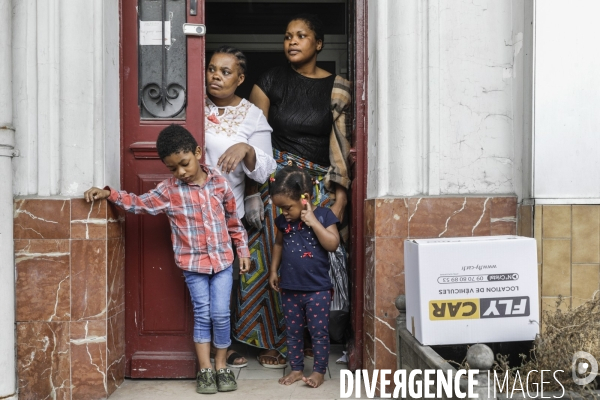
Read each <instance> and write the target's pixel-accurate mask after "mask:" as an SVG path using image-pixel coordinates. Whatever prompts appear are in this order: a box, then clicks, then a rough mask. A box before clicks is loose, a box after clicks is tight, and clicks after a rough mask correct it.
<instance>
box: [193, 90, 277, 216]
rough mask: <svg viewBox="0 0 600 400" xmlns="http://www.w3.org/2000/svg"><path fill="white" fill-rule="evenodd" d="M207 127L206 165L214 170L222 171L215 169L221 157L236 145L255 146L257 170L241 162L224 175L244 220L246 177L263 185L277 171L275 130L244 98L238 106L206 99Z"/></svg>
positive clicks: (260, 112) (205, 120)
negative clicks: (217, 103)
mask: <svg viewBox="0 0 600 400" xmlns="http://www.w3.org/2000/svg"><path fill="white" fill-rule="evenodd" d="M219 109H221V110H224V111H223V115H219ZM204 126H205V136H204V137H205V142H206V164H208V165H209V166H210V167H211V168H215V169H216V170H219V169H218V168H217V166H216V165H217V161H218V160H219V157H221V155H222V154H223V153H224V152H225V150H227V149H228V148H229V147H231V146H232V145H234V144H236V143H242V142H243V143H247V144H249V145H250V146H252V147H254V151H255V152H256V165H255V168H254V171H250V170H248V169H247V168H246V165H245V164H244V162H241V163H239V165H238V166H237V168H236V169H235V170H234V171H233V172H231V173H229V174H223V175H224V176H225V177H226V178H227V180H228V181H229V183H230V184H231V187H232V190H233V194H234V196H235V201H236V205H237V211H238V216H239V217H240V218H241V217H243V216H244V215H245V212H244V189H245V184H244V181H245V176H246V175H247V176H248V177H249V178H250V179H252V180H254V181H256V182H260V183H262V182H265V181H266V180H267V178H268V177H269V175H271V173H272V172H273V171H275V168H276V166H277V165H276V163H275V160H274V159H273V148H272V147H271V132H272V131H273V130H272V129H271V126H270V125H269V123H268V122H267V119H266V118H265V116H264V114H263V113H262V111H261V110H260V109H259V108H258V107H256V106H255V105H254V104H252V103H250V102H249V101H248V100H246V99H242V101H241V102H240V104H238V105H237V106H235V107H217V106H216V105H215V104H214V103H213V102H212V101H211V100H210V99H209V98H208V97H206V104H205V106H204Z"/></svg>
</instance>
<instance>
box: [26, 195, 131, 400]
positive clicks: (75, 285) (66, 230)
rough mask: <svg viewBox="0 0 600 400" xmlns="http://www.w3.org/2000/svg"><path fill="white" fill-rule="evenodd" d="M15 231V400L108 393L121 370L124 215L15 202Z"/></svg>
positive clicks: (65, 204) (108, 208) (77, 203)
mask: <svg viewBox="0 0 600 400" xmlns="http://www.w3.org/2000/svg"><path fill="white" fill-rule="evenodd" d="M14 232H15V241H14V244H15V261H16V262H15V264H16V302H17V308H16V314H17V321H18V324H17V353H18V359H17V366H18V374H19V375H18V376H19V387H20V396H19V398H23V399H36V400H37V399H43V398H56V399H86V400H91V399H103V398H106V397H107V396H108V395H109V394H110V393H113V392H114V391H115V390H116V389H117V388H118V386H119V385H121V384H122V382H123V379H124V373H125V356H124V355H125V322H124V310H125V308H124V307H125V299H124V297H125V283H124V282H125V258H124V253H125V247H124V246H125V243H124V213H123V212H122V211H120V210H119V209H117V208H115V207H114V206H112V205H110V204H109V203H107V202H106V201H102V202H95V203H94V204H93V205H92V204H89V203H86V202H84V201H83V200H82V199H71V200H55V199H46V200H16V201H15V206H14ZM109 311H110V315H109Z"/></svg>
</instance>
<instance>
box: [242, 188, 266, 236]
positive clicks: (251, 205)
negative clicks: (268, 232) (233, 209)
mask: <svg viewBox="0 0 600 400" xmlns="http://www.w3.org/2000/svg"><path fill="white" fill-rule="evenodd" d="M244 212H245V213H246V221H247V222H248V223H249V224H250V225H252V226H253V227H255V228H256V229H258V230H261V229H262V221H264V219H265V205H264V203H263V200H262V198H261V197H260V193H255V194H251V195H250V196H246V198H244Z"/></svg>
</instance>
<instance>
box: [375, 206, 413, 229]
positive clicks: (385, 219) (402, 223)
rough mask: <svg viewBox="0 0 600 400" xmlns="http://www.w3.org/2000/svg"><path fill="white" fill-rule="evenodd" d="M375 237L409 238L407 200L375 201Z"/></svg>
mask: <svg viewBox="0 0 600 400" xmlns="http://www.w3.org/2000/svg"><path fill="white" fill-rule="evenodd" d="M374 211H375V236H377V237H401V238H406V237H408V202H407V201H406V199H394V198H390V199H377V200H375V210H374Z"/></svg>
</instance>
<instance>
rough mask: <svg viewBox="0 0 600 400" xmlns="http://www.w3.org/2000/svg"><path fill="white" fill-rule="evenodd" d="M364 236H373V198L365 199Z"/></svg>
mask: <svg viewBox="0 0 600 400" xmlns="http://www.w3.org/2000/svg"><path fill="white" fill-rule="evenodd" d="M364 218H365V236H368V237H373V236H375V200H372V199H371V200H365V210H364Z"/></svg>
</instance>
